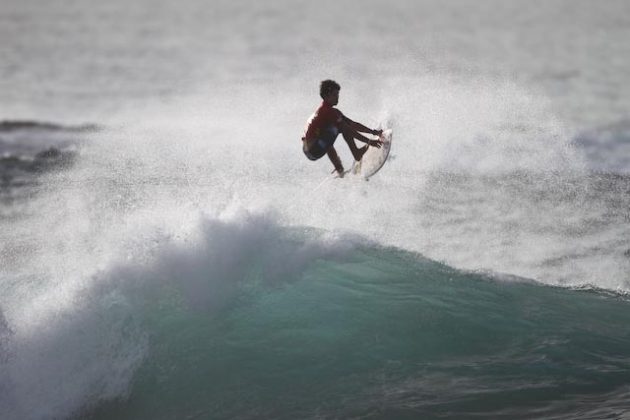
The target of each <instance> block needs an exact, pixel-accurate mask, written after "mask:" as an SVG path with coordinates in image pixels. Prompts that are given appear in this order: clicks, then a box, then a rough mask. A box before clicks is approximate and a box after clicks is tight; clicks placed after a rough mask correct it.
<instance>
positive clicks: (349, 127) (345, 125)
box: [341, 117, 383, 147]
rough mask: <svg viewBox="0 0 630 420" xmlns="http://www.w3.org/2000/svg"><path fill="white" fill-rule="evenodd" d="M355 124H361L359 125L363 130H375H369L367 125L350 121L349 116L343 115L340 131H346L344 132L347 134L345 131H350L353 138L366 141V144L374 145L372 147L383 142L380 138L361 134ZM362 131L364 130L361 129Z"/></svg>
mask: <svg viewBox="0 0 630 420" xmlns="http://www.w3.org/2000/svg"><path fill="white" fill-rule="evenodd" d="M356 124H358V125H360V126H361V127H363V128H364V129H365V130H369V131H368V132H370V133H372V132H375V130H370V129H369V128H367V127H366V126H364V125H363V124H359V123H356V122H354V121H352V120H351V119H349V118H347V117H344V120H343V122H342V123H341V128H342V131H343V132H344V133H346V134H347V132H348V131H349V132H350V134H351V135H352V137H353V138H355V139H357V140H359V141H362V142H363V143H367V144H369V145H370V146H374V147H381V145H382V144H383V142H382V141H381V140H380V139H378V140H372V139H368V138H367V137H365V136H364V135H363V134H361V133H360V132H359V130H357V129H356V128H355V125H356ZM363 132H365V131H363ZM344 135H345V134H344Z"/></svg>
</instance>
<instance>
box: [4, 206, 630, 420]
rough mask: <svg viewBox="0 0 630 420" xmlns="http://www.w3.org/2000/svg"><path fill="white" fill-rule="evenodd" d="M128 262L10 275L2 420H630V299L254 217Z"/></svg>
mask: <svg viewBox="0 0 630 420" xmlns="http://www.w3.org/2000/svg"><path fill="white" fill-rule="evenodd" d="M110 239H111V238H110ZM95 251H99V250H94V249H87V250H84V251H83V252H85V253H88V252H91V253H92V254H93V253H94V252H95ZM120 251H121V252H118V253H116V255H110V254H107V253H106V252H104V250H100V251H99V252H101V256H100V262H98V261H92V263H91V264H89V265H88V266H87V267H86V266H83V264H84V263H85V262H86V258H85V257H83V258H79V259H78V260H75V261H67V262H66V265H67V267H65V268H64V267H57V272H58V273H59V274H60V277H50V276H49V277H47V278H29V277H21V278H20V277H18V278H14V280H15V281H8V282H7V278H6V277H4V280H3V281H4V282H5V284H4V285H3V288H4V290H6V293H5V294H3V297H2V308H3V313H4V319H5V321H4V323H3V333H2V334H0V337H3V340H2V341H0V342H1V343H2V347H1V348H2V350H3V358H2V360H3V363H2V364H1V365H0V366H1V370H2V372H3V374H2V375H1V377H2V378H3V380H2V382H1V383H0V388H1V389H3V390H6V391H7V392H3V393H2V397H1V399H0V413H1V414H2V417H3V418H8V419H12V418H51V417H54V418H57V417H61V418H64V417H68V416H73V415H77V416H81V417H88V418H93V419H100V418H113V417H116V418H121V419H125V418H129V419H131V418H156V419H159V418H175V417H177V418H188V417H195V416H201V417H208V416H211V417H212V418H217V419H220V418H235V417H239V418H260V417H268V418H269V417H273V418H287V419H288V418H322V417H323V418H332V417H356V416H359V417H369V418H388V417H389V418H391V417H392V416H394V417H397V416H398V417H400V416H411V415H419V416H433V415H438V414H439V413H449V416H451V417H466V416H473V415H488V416H493V417H494V416H496V417H503V418H508V417H511V416H516V417H528V416H529V415H533V414H534V413H538V412H544V413H547V414H549V415H550V414H553V413H565V414H566V413H570V412H572V411H571V410H575V411H573V412H575V413H578V412H581V410H584V409H593V410H595V409H597V410H600V411H601V409H602V407H603V406H604V407H606V410H608V411H615V410H616V412H628V410H629V409H630V406H628V404H627V399H621V398H619V395H622V394H623V392H625V388H624V386H625V384H627V377H628V376H627V375H628V372H630V360H628V358H627V357H626V354H625V349H626V348H627V345H628V344H630V336H629V335H628V334H626V333H625V332H624V331H625V330H626V329H625V327H624V326H625V325H627V322H628V321H630V311H629V310H628V302H627V301H626V298H625V296H624V295H615V294H610V293H600V292H597V291H593V290H589V291H574V290H570V289H564V288H553V287H547V286H543V285H540V284H538V283H536V282H532V281H531V280H527V279H516V278H514V277H509V278H508V277H504V276H499V275H487V274H481V273H472V272H468V271H461V270H457V269H455V268H452V267H449V266H447V265H444V264H442V263H439V262H436V261H432V260H429V259H426V258H424V257H422V256H421V255H418V254H415V253H410V252H407V251H404V250H401V249H398V248H393V247H384V246H382V245H379V244H376V243H374V242H372V241H369V240H366V239H365V238H362V237H360V236H356V235H340V234H338V233H337V234H335V233H331V232H327V231H322V230H316V229H312V228H307V227H300V226H293V227H287V226H283V225H282V224H281V216H280V215H278V214H276V213H275V212H273V211H271V212H269V211H264V212H251V211H247V210H245V209H243V208H239V207H236V208H232V209H229V210H226V211H224V212H223V213H222V214H219V215H214V216H213V215H200V216H199V217H198V218H197V219H196V220H195V221H194V222H192V223H191V224H190V226H189V228H188V229H185V230H180V231H178V232H177V233H175V232H168V231H164V230H163V229H162V228H160V227H159V226H156V227H155V229H154V230H152V231H150V232H147V231H145V232H144V233H143V234H142V235H138V236H137V237H136V238H135V239H133V240H129V239H127V241H126V243H125V244H124V249H122V250H120ZM73 253H74V254H75V255H76V250H73ZM105 256H108V257H109V258H105ZM40 261H42V262H44V261H43V260H40ZM42 270H44V271H45V272H46V271H47V269H46V267H42ZM13 272H14V273H19V272H20V270H19V269H15V270H14V271H13ZM64 273H65V274H64ZM18 279H19V281H17V280H18ZM25 288H30V292H29V293H28V294H25ZM58 378H64V386H63V387H60V386H58ZM561 378H567V379H566V380H562V379H561ZM615 395H617V397H614V396H615ZM585 396H587V397H585ZM613 397H614V398H613ZM584 398H587V399H588V398H590V401H591V404H590V405H589V404H588V403H585V402H584ZM609 401H616V402H615V403H614V404H613V403H611V404H608V402H609ZM560 402H563V405H562V406H561V407H560V406H559V404H560ZM567 406H568V407H570V408H569V409H567Z"/></svg>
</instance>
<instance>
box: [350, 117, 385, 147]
mask: <svg viewBox="0 0 630 420" xmlns="http://www.w3.org/2000/svg"><path fill="white" fill-rule="evenodd" d="M343 119H344V122H345V123H346V124H348V125H349V126H350V128H352V129H353V130H354V131H356V132H358V133H368V134H372V135H375V136H380V135H381V134H383V130H372V129H371V128H367V127H366V126H364V125H363V124H361V123H359V122H356V121H352V120H351V119H350V118H348V117H346V116H345V115H344V116H343ZM362 141H364V140H362ZM366 143H367V142H366Z"/></svg>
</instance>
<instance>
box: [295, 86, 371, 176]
mask: <svg viewBox="0 0 630 420" xmlns="http://www.w3.org/2000/svg"><path fill="white" fill-rule="evenodd" d="M340 89H341V87H340V86H339V84H338V83H337V82H335V81H334V80H324V81H323V82H321V84H320V85H319V96H321V98H322V99H323V102H322V104H321V105H320V106H319V108H317V110H316V111H315V113H314V114H313V115H312V116H311V117H310V118H309V119H308V122H307V126H306V130H305V132H304V136H303V137H302V150H303V151H304V154H305V155H306V157H307V158H309V159H310V160H317V159H319V158H321V157H322V156H324V155H325V154H328V157H329V158H330V160H331V162H332V164H333V165H334V167H335V170H336V171H337V174H338V175H339V176H340V177H343V175H344V173H345V172H344V169H343V165H342V164H341V159H339V156H338V155H337V151H336V150H335V148H334V147H333V144H334V143H335V140H336V139H337V135H338V134H339V133H341V134H342V135H343V138H344V139H345V140H346V143H348V147H349V148H350V151H351V152H352V156H354V159H355V160H356V161H360V160H361V157H362V156H363V154H364V153H365V152H366V151H367V148H368V147H369V146H374V147H376V148H380V147H381V145H382V144H383V142H382V141H381V140H380V139H377V140H371V139H369V138H367V137H365V136H364V135H362V134H361V133H369V134H372V135H375V136H380V135H381V134H382V133H383V130H372V129H369V128H367V127H366V126H364V125H363V124H360V123H358V122H355V121H352V120H351V119H350V118H348V117H346V116H345V115H343V114H342V113H341V111H339V110H338V109H337V108H335V107H334V106H335V105H337V104H338V103H339V90H340ZM354 139H357V140H359V141H362V142H363V143H367V144H366V145H365V146H363V147H361V148H358V147H357V145H356V143H355V142H354Z"/></svg>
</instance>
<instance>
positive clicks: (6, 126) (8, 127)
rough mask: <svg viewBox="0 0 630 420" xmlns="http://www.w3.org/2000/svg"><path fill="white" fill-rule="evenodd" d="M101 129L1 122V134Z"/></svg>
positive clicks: (95, 129)
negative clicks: (24, 131)
mask: <svg viewBox="0 0 630 420" xmlns="http://www.w3.org/2000/svg"><path fill="white" fill-rule="evenodd" d="M99 129H100V127H99V126H98V125H96V124H89V123H86V124H78V125H64V124H57V123H53V122H48V121H29V120H2V121H0V133H1V132H13V131H19V130H29V131H67V132H80V133H81V132H94V131H98V130H99Z"/></svg>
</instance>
